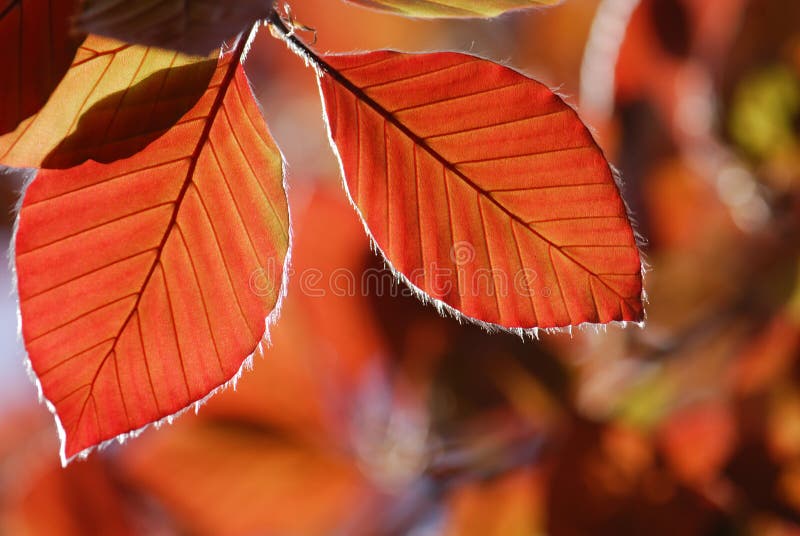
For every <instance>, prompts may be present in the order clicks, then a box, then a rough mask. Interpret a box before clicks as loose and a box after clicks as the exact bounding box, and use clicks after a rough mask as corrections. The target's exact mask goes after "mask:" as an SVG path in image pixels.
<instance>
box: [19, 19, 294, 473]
mask: <svg viewBox="0 0 800 536" xmlns="http://www.w3.org/2000/svg"><path fill="white" fill-rule="evenodd" d="M257 31H258V25H254V27H253V29H252V30H251V31H250V32H249V35H248V36H247V44H246V46H245V48H244V52H243V54H242V56H241V58H240V59H239V61H240V62H241V63H244V60H245V57H246V55H247V52H248V51H249V49H250V45H251V44H252V42H253V39H254V37H255V35H256V33H257ZM248 85H249V80H248ZM250 91H251V92H252V88H250ZM259 111H261V108H260V106H259ZM262 115H263V114H262ZM265 127H266V128H267V132H269V127H268V126H267V125H266V122H265ZM270 136H271V133H270ZM273 139H274V138H273ZM275 143H276V146H277V142H275ZM278 149H279V151H280V148H278ZM280 155H281V183H282V186H283V190H284V195H285V197H286V207H287V209H286V210H287V217H288V231H287V234H288V242H287V246H286V256H285V258H284V261H283V273H282V277H281V286H280V289H279V290H278V295H277V299H276V302H275V307H274V308H273V309H272V311H271V312H270V313H269V314H268V315H267V317H266V318H265V319H264V334H263V335H262V336H261V339H260V340H259V342H258V344H257V345H256V347H255V349H254V350H253V352H252V353H250V354H249V355H248V356H247V357H246V358H245V359H244V361H243V362H242V364H241V366H240V367H239V369H238V370H237V371H236V373H235V374H234V375H233V376H232V377H231V378H229V379H228V380H227V381H225V382H223V383H222V384H220V385H218V386H217V387H215V388H214V389H212V390H211V391H210V392H209V393H208V394H206V395H205V396H203V397H202V398H200V399H198V400H195V401H194V402H190V403H189V404H187V405H186V406H184V407H183V408H181V409H179V410H178V411H176V412H174V413H172V414H170V415H167V416H165V417H162V418H160V419H158V420H157V421H153V422H151V423H148V424H145V425H144V426H142V427H140V428H137V429H135V430H131V431H128V432H124V433H121V434H118V435H116V436H114V437H112V438H110V439H106V440H104V441H102V442H100V443H98V444H96V445H92V446H90V447H87V448H85V449H83V450H81V451H80V452H78V453H76V454H73V455H72V456H69V457H67V455H66V444H67V435H66V430H65V429H64V426H63V424H62V423H61V419H60V417H59V416H58V411H57V409H56V407H55V405H54V404H53V403H52V402H51V401H50V400H48V399H47V397H45V396H44V390H43V389H42V383H41V381H40V380H39V378H38V376H37V375H36V372H35V371H34V369H33V363H32V362H31V359H30V355H28V350H27V348H25V347H24V338H23V336H22V310H21V308H20V299H19V287H18V277H17V267H16V239H17V232H18V231H19V221H20V213H21V210H22V204H23V202H24V200H25V194H26V193H27V190H28V187H29V186H30V185H31V184H33V181H35V180H36V177H37V175H38V172H37V171H36V170H34V169H29V168H21V169H23V170H25V171H26V172H27V173H26V176H25V178H24V183H23V185H22V188H21V189H20V192H19V197H18V198H17V203H16V205H15V207H14V215H15V218H14V226H13V230H12V234H11V243H10V246H9V248H8V254H9V267H10V269H11V280H12V288H13V293H14V295H15V299H16V307H17V340H19V341H20V342H22V343H23V348H24V352H25V357H24V366H25V371H26V373H27V374H28V377H29V378H30V379H31V381H32V382H33V384H34V385H35V386H36V390H37V393H38V397H39V402H40V403H44V405H45V406H46V407H47V410H48V411H49V412H50V413H51V415H52V416H53V419H54V420H55V423H56V429H57V432H58V439H59V458H60V460H61V466H62V467H67V465H69V464H70V463H71V462H72V461H73V460H75V459H76V458H77V459H79V460H85V459H86V458H87V457H88V456H89V455H90V454H91V453H92V452H94V451H95V450H98V451H101V450H104V449H105V448H106V447H108V446H109V445H112V444H114V443H119V444H120V445H122V444H124V443H125V442H126V441H127V440H129V439H133V438H136V437H138V436H139V435H140V434H141V433H142V432H144V431H145V430H147V429H148V428H149V427H150V426H152V427H154V428H155V429H159V428H161V427H162V426H163V425H164V424H165V423H166V424H172V422H173V421H174V420H175V419H176V418H178V417H180V416H181V415H183V414H184V413H186V412H187V411H189V410H190V409H191V408H192V407H194V409H195V413H197V412H198V411H199V410H200V407H201V406H203V405H204V404H205V403H206V402H207V401H208V400H209V399H210V398H211V397H213V396H214V395H216V394H218V393H220V392H221V391H224V390H225V389H227V388H228V387H232V388H233V389H234V390H236V384H237V383H238V381H239V378H241V376H242V374H243V373H244V372H245V371H246V370H252V368H253V365H254V357H255V355H256V354H258V353H259V352H262V353H263V351H264V350H265V349H266V348H269V347H270V346H271V345H272V341H271V338H270V329H271V327H272V326H273V325H274V324H275V323H276V322H277V320H278V318H279V317H280V313H281V309H282V307H283V301H284V299H285V297H286V295H287V292H288V288H289V270H290V266H291V257H292V245H293V232H292V211H291V207H290V205H289V185H288V181H287V168H288V166H287V163H286V159H285V157H284V155H283V152H282V151H280Z"/></svg>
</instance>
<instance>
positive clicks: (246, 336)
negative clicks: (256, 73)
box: [15, 50, 289, 462]
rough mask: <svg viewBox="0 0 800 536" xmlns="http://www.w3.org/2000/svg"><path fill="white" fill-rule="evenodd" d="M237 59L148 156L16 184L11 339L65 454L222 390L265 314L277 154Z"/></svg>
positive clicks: (274, 277)
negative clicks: (15, 312) (26, 362)
mask: <svg viewBox="0 0 800 536" xmlns="http://www.w3.org/2000/svg"><path fill="white" fill-rule="evenodd" d="M241 53H242V50H237V52H236V53H233V54H226V55H225V56H223V57H222V58H220V60H219V62H218V64H217V67H216V70H215V72H214V73H213V76H212V79H211V84H210V85H209V86H208V89H207V90H206V92H205V94H204V96H203V97H202V98H201V99H200V100H199V101H198V103H197V104H196V105H195V106H194V107H193V108H192V109H191V110H190V111H189V112H188V113H187V114H185V115H184V116H183V117H182V118H181V119H180V121H179V122H178V123H177V124H175V126H173V127H172V128H171V129H170V130H169V131H168V132H167V133H166V134H164V135H163V136H162V137H161V138H159V139H158V140H157V141H155V142H153V143H152V144H150V145H149V146H148V147H147V148H146V149H145V150H143V151H141V152H139V153H137V154H135V155H134V156H132V157H131V158H127V159H124V160H118V161H116V162H114V163H112V164H99V163H96V162H93V161H89V162H86V163H85V164H83V165H81V166H78V167H74V168H70V169H68V170H64V171H48V170H43V171H40V172H39V174H38V175H37V177H36V179H35V180H34V181H33V183H31V185H30V186H29V187H28V189H27V192H26V193H25V196H24V201H23V204H22V209H21V212H20V216H19V222H18V225H19V229H18V232H17V235H16V240H15V246H16V268H17V274H18V279H19V282H18V291H19V296H20V309H21V314H22V334H23V338H24V340H25V344H26V348H27V350H28V354H29V356H30V359H31V364H32V367H33V370H34V372H35V373H36V375H37V378H38V380H39V382H40V383H41V387H42V391H43V393H44V396H45V397H46V398H47V399H48V400H49V401H50V403H51V404H52V406H54V410H55V412H56V414H57V421H58V423H59V428H60V432H61V435H62V451H61V455H62V461H64V462H66V461H68V460H69V459H71V458H72V457H74V456H75V455H77V454H79V453H82V452H83V453H85V452H86V449H90V448H92V447H94V446H95V445H97V444H99V443H101V442H102V441H105V440H109V439H112V438H115V437H118V436H120V434H126V433H128V432H131V431H135V430H138V429H140V428H142V427H143V426H145V425H147V424H149V423H152V422H154V421H158V420H159V419H162V418H164V417H167V416H170V415H173V414H174V413H176V412H177V411H180V410H181V409H183V408H185V407H187V406H189V405H190V404H192V403H194V402H196V401H199V400H201V399H203V398H204V397H205V396H207V395H208V394H209V393H210V392H212V391H213V390H214V389H215V388H216V387H218V386H221V385H223V384H225V383H226V382H227V381H228V380H230V379H231V378H233V377H234V376H235V375H236V374H237V373H238V372H239V371H240V370H241V367H242V364H243V363H244V362H245V360H246V359H247V358H248V356H250V355H251V354H252V353H253V352H254V351H255V350H256V349H257V347H258V346H259V345H260V344H261V341H262V338H263V336H264V334H265V329H266V326H265V317H267V324H268V323H269V321H271V320H272V319H273V318H274V316H275V314H276V307H277V304H278V302H279V299H280V296H281V295H282V293H283V291H284V288H283V272H284V260H285V258H286V255H287V250H288V241H289V237H288V227H289V223H288V209H287V202H286V196H285V192H284V188H283V167H282V159H281V154H280V152H279V151H278V148H277V147H276V146H275V143H274V142H273V140H272V138H271V137H270V135H269V133H268V132H267V129H266V126H265V125H264V123H263V120H262V118H261V115H260V112H259V110H258V108H257V105H256V103H255V101H254V99H253V96H252V94H251V92H250V88H249V86H248V83H247V79H246V78H245V75H244V71H243V70H242V68H241V65H240V64H239V57H240V55H241ZM104 80H105V78H104ZM254 277H257V278H258V281H257V283H258V284H257V285H254V281H253V278H254Z"/></svg>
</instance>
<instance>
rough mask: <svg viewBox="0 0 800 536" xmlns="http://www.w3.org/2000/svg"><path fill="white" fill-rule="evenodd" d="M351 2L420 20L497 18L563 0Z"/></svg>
mask: <svg viewBox="0 0 800 536" xmlns="http://www.w3.org/2000/svg"><path fill="white" fill-rule="evenodd" d="M347 1H348V2H350V3H353V4H358V5H360V6H364V7H369V8H373V9H380V10H383V11H388V12H390V13H395V14H398V15H404V16H406V17H420V18H438V17H449V18H477V17H481V18H485V17H496V16H498V15H501V14H503V13H506V12H508V11H512V10H515V9H525V8H531V7H536V6H539V7H541V6H549V5H554V4H557V3H558V2H559V1H560V0H347Z"/></svg>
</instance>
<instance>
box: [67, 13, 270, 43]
mask: <svg viewBox="0 0 800 536" xmlns="http://www.w3.org/2000/svg"><path fill="white" fill-rule="evenodd" d="M270 6H271V2H270V1H267V0H236V1H233V2H219V1H217V0H138V1H137V2H130V1H127V0H84V1H83V5H82V9H81V12H80V14H79V15H78V16H77V17H76V19H75V26H76V27H77V28H79V29H80V30H81V31H84V32H87V33H94V34H99V35H105V36H107V37H113V38H115V39H120V40H122V41H127V42H129V43H137V44H142V45H148V46H157V47H162V48H168V49H172V50H178V51H181V52H185V53H187V54H199V55H205V54H208V53H209V52H211V51H212V50H213V49H215V48H217V47H219V46H220V44H222V42H223V41H225V40H226V39H229V38H232V37H234V36H236V35H237V34H239V33H240V32H243V31H245V30H246V29H247V28H249V27H251V26H252V25H253V23H255V22H256V21H257V20H259V19H262V18H265V17H266V16H267V15H268V14H269V10H270Z"/></svg>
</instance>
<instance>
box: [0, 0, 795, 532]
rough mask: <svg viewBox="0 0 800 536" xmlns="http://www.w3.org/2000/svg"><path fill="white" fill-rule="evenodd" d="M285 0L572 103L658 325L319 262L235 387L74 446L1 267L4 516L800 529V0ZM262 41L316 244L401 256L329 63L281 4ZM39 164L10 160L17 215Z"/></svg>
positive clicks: (326, 528)
mask: <svg viewBox="0 0 800 536" xmlns="http://www.w3.org/2000/svg"><path fill="white" fill-rule="evenodd" d="M291 4H292V8H293V13H294V17H295V19H296V20H297V21H298V22H300V23H303V24H305V25H307V26H310V27H313V28H315V29H316V31H317V32H316V36H317V42H316V45H315V46H316V48H317V49H318V50H320V51H339V52H343V51H350V50H365V49H375V48H385V47H390V48H396V49H402V50H413V51H418V50H434V49H436V50H438V49H450V50H465V51H470V52H473V53H476V54H480V55H482V56H485V57H488V58H491V59H494V60H496V61H500V62H504V63H507V64H508V65H511V66H513V67H515V68H517V69H519V70H522V71H524V72H526V73H528V74H530V75H531V76H533V77H534V78H537V79H539V80H542V81H544V82H546V83H547V84H549V85H550V86H552V87H554V88H557V89H558V90H559V92H560V93H561V94H562V95H564V96H565V98H566V99H567V100H568V101H569V102H570V103H572V104H574V105H576V106H578V107H579V111H580V113H581V115H582V117H583V118H584V119H585V120H586V121H587V122H589V124H591V125H592V127H593V128H594V130H595V132H596V134H597V137H598V140H599V141H600V142H601V145H602V146H603V147H604V149H605V150H606V152H607V154H608V156H609V158H610V159H611V160H612V161H613V162H614V163H615V165H616V166H617V167H618V168H619V169H620V170H621V172H622V174H623V177H624V179H625V183H626V186H625V192H624V194H625V197H626V200H627V201H628V203H629V204H630V206H631V208H632V210H633V212H634V213H635V215H636V217H637V220H638V226H639V230H640V232H641V233H642V234H643V235H644V236H645V237H646V238H647V240H648V245H647V247H646V255H647V259H648V263H649V265H650V267H651V270H650V271H649V273H648V274H647V277H646V280H645V285H646V289H647V292H648V294H649V298H650V304H649V306H648V321H647V325H646V327H645V328H644V329H640V328H637V327H629V328H627V329H621V328H618V327H609V328H608V329H601V330H597V331H595V330H591V329H588V330H582V331H575V332H573V333H572V334H560V335H543V336H542V338H541V340H539V341H531V340H525V341H523V340H521V339H519V338H517V337H514V336H511V335H503V334H494V335H490V334H487V333H485V332H483V331H481V330H480V329H478V328H475V327H472V326H465V325H459V324H458V323H457V322H456V321H454V320H452V319H443V318H440V317H439V316H438V315H437V314H436V312H435V311H434V310H433V309H432V308H431V307H427V306H424V305H422V304H420V303H419V302H417V301H416V300H414V299H413V298H409V297H404V296H402V295H400V296H392V294H400V292H399V290H398V291H396V292H389V291H388V289H386V288H384V292H380V293H376V292H372V293H366V294H363V295H362V293H355V294H354V295H349V296H342V295H337V294H340V293H335V292H332V291H330V289H328V290H329V291H328V292H326V291H325V290H326V289H325V288H324V285H323V286H322V288H321V290H322V292H317V293H310V292H307V291H304V289H303V288H301V285H300V281H299V280H298V278H295V279H294V280H293V282H292V284H291V287H290V290H289V294H288V297H287V299H286V301H285V303H284V310H283V315H282V318H281V320H280V322H279V323H278V325H277V326H276V328H275V329H274V331H273V334H272V339H273V346H272V347H271V348H270V349H269V350H267V351H265V352H264V355H263V356H257V358H256V360H255V366H254V370H253V371H250V372H246V373H245V374H244V376H243V377H242V378H241V380H240V381H239V383H238V387H237V389H236V391H233V390H229V391H227V392H224V393H222V394H220V395H218V396H217V397H215V398H214V399H213V400H212V401H210V402H209V403H208V404H207V405H206V406H204V407H203V408H202V409H201V410H200V412H199V414H198V415H194V413H193V412H190V413H187V414H186V415H184V416H182V417H180V418H179V419H177V420H176V422H175V423H174V424H173V425H169V426H164V427H162V428H161V429H160V430H154V429H150V430H148V431H146V432H145V433H144V434H142V436H141V437H139V438H137V439H135V440H132V441H130V442H129V443H128V444H126V445H124V446H117V445H115V446H112V447H110V448H107V449H105V450H104V451H102V452H100V453H95V454H93V455H92V456H91V457H90V458H89V459H88V460H86V461H82V462H75V463H73V464H71V465H70V466H69V467H68V468H66V469H62V468H61V467H60V464H59V461H58V456H57V452H58V442H57V436H56V429H55V425H54V423H53V421H52V418H51V417H50V416H49V414H48V413H47V411H46V410H45V408H44V407H43V406H41V405H39V404H38V403H37V394H36V391H35V389H34V387H33V384H32V383H31V382H30V381H29V380H28V378H27V377H26V372H25V367H24V364H23V362H24V352H23V350H22V348H21V346H20V343H19V341H18V339H17V337H16V306H15V301H14V300H15V298H14V295H13V288H12V278H11V274H10V272H9V271H7V270H5V269H3V270H0V534H2V535H7V534H8V535H13V536H17V535H23V536H24V535H36V536H39V535H42V536H51V535H56V536H60V535H65V536H72V535H75V536H90V535H139V534H143V535H209V536H212V535H213V536H217V535H222V536H225V535H231V536H234V535H236V536H239V535H242V536H245V535H246V536H317V535H346V536H350V535H355V536H360V535H364V536H367V535H369V536H400V535H410V536H429V535H430V536H434V535H447V536H533V535H552V536H573V535H574V536H583V535H591V536H596V535H614V536H620V535H622V536H624V535H656V536H658V535H670V536H672V535H688V536H691V535H715V536H716V535H720V536H721V535H754V536H788V535H798V534H800V383H798V380H799V379H800V363H799V362H798V357H800V286H798V285H799V284H800V277H799V276H800V273H799V272H798V262H797V261H798V253H800V203H799V201H800V2H797V1H796V0H641V1H639V0H604V1H598V0H565V1H564V2H563V4H562V5H561V6H560V7H557V8H553V9H547V10H534V11H530V12H521V13H515V14H512V15H509V16H505V17H502V18H500V19H498V20H494V21H466V22H465V21H461V22H442V21H438V22H423V21H409V20H404V19H401V18H398V17H393V16H389V15H384V14H379V13H375V12H370V11H367V10H363V9H359V8H355V7H352V6H350V5H347V4H345V3H343V2H341V1H337V0H294V1H293V2H292V3H291ZM302 37H303V38H305V39H307V40H309V41H310V40H313V38H314V35H313V34H312V33H310V32H309V33H305V34H302ZM246 69H247V71H248V74H249V76H250V78H251V80H252V82H253V85H254V88H255V90H256V92H257V95H258V96H259V99H260V101H261V104H262V108H263V110H264V113H265V116H266V118H267V122H268V123H269V125H270V127H271V129H272V131H273V133H274V135H275V137H276V139H277V140H278V143H279V145H280V146H281V148H282V149H283V150H284V153H285V155H286V159H287V161H288V162H289V184H290V189H291V191H290V199H291V202H292V220H293V226H294V239H295V250H294V253H293V264H294V268H295V270H296V271H297V272H298V273H300V272H302V271H303V270H305V269H314V270H319V271H320V273H321V274H323V278H322V281H323V282H324V281H329V280H330V277H331V276H334V277H335V274H336V273H337V272H336V270H338V269H347V270H350V271H352V273H355V274H361V273H363V272H364V270H383V266H382V263H381V261H380V260H379V259H378V258H377V257H376V256H375V255H374V254H373V253H372V252H371V251H370V248H369V243H368V241H367V239H366V236H365V235H364V233H363V231H362V228H361V224H360V223H359V222H358V220H357V218H356V216H355V213H354V212H353V210H352V209H351V208H350V207H349V206H348V205H347V203H346V201H345V198H344V195H343V192H342V188H341V186H340V179H339V177H338V170H337V166H336V164H335V160H334V158H333V156H332V153H331V152H330V150H329V149H328V144H327V139H326V136H325V131H324V127H323V124H322V120H321V116H322V114H321V109H320V104H319V100H318V96H317V90H316V84H315V80H314V76H313V73H312V72H311V71H310V70H309V69H308V68H306V67H305V66H304V65H303V63H302V61H300V60H299V59H298V58H296V57H294V56H293V55H292V54H291V53H289V52H288V51H287V50H286V49H285V47H284V45H283V44H282V43H281V42H279V41H277V40H275V39H272V38H271V36H270V34H269V32H268V31H262V32H261V33H260V34H259V36H258V37H257V40H256V42H255V44H254V46H253V49H252V52H251V54H250V56H249V58H248V61H247V63H246ZM21 180H22V177H21V176H20V174H19V173H6V174H5V175H3V176H2V182H0V201H1V202H2V203H4V204H5V206H7V207H8V208H7V210H6V212H5V213H4V214H5V215H6V216H7V217H6V218H5V219H2V221H3V223H4V226H3V228H2V231H0V235H2V241H3V243H5V244H7V243H8V241H9V240H10V235H11V225H12V222H13V216H12V207H13V205H14V203H15V199H16V195H17V191H18V189H19V185H20V181H21ZM56 269H57V268H56Z"/></svg>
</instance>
